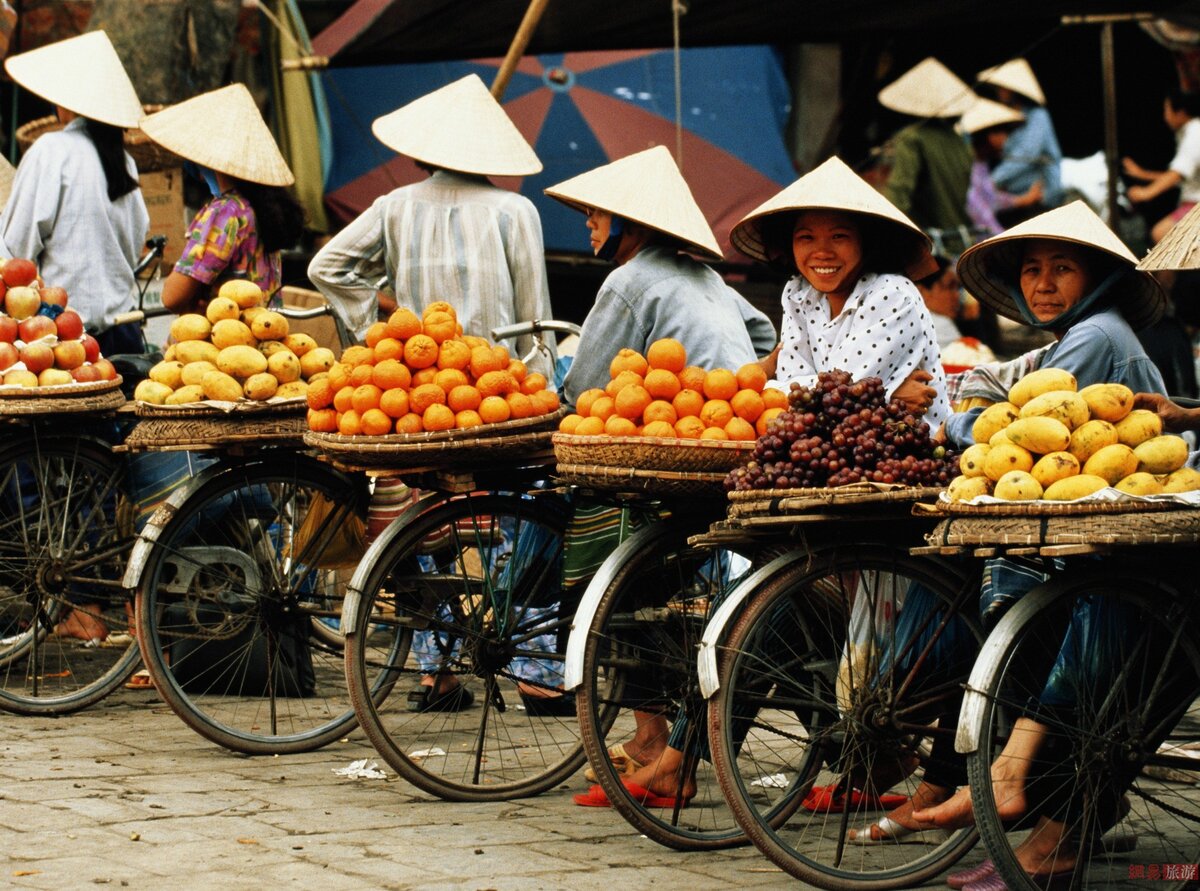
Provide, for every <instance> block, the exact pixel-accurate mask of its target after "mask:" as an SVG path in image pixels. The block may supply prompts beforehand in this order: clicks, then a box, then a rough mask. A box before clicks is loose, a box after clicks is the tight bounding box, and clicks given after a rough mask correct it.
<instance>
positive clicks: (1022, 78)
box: [975, 59, 1046, 105]
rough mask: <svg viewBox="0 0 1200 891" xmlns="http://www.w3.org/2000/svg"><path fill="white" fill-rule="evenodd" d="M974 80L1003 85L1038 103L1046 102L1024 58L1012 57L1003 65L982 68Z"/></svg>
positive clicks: (1039, 85) (997, 85) (1043, 103)
mask: <svg viewBox="0 0 1200 891" xmlns="http://www.w3.org/2000/svg"><path fill="white" fill-rule="evenodd" d="M975 80H977V81H978V82H979V83H981V84H991V85H992V86H993V87H1005V88H1007V89H1009V90H1012V91H1013V92H1014V93H1020V94H1021V95H1022V96H1024V97H1025V98H1026V99H1028V100H1030V101H1031V102H1036V103H1037V104H1038V105H1045V104H1046V94H1045V93H1043V92H1042V87H1041V84H1039V83H1038V80H1037V78H1036V77H1034V74H1033V69H1032V68H1030V67H1029V63H1028V62H1026V61H1025V60H1024V59H1013V60H1012V61H1010V62H1005V63H1004V64H1003V65H996V66H995V67H992V68H987V69H984V70H983V71H980V72H979V74H977V75H976V76H975Z"/></svg>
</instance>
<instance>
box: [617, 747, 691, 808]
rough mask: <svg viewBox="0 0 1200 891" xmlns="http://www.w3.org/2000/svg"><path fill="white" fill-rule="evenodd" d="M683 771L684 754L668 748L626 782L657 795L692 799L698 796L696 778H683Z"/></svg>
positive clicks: (627, 778) (631, 775)
mask: <svg viewBox="0 0 1200 891" xmlns="http://www.w3.org/2000/svg"><path fill="white" fill-rule="evenodd" d="M682 771H683V752H681V751H679V750H678V749H672V748H671V747H670V746H668V747H667V748H665V749H664V750H663V751H662V754H661V755H660V756H659V757H658V758H657V759H655V760H654V761H653V762H651V763H649V764H646V765H645V766H643V767H640V768H638V769H637V770H636V771H634V772H633V773H632V774H630V775H629V776H627V777H625V781H626V782H630V783H636V784H637V785H639V786H641V787H642V788H643V789H649V790H650V791H651V792H653V793H654V794H655V795H662V796H665V797H670V798H691V797H693V796H694V795H695V794H696V778H695V777H694V776H688V777H681V776H680V774H681V773H682Z"/></svg>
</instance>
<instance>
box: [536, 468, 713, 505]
mask: <svg viewBox="0 0 1200 891" xmlns="http://www.w3.org/2000/svg"><path fill="white" fill-rule="evenodd" d="M554 476H555V478H556V479H557V480H558V481H559V482H562V483H565V484H566V485H571V486H580V487H582V488H587V489H600V490H602V491H606V492H630V493H640V494H647V495H656V496H675V497H688V498H706V499H713V500H719V499H721V498H724V496H725V474H724V473H705V472H703V471H672V470H641V469H638V468H636V467H605V466H604V465H600V464H559V465H558V469H557V470H556V471H555V474H554Z"/></svg>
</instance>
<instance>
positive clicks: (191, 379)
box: [179, 362, 217, 387]
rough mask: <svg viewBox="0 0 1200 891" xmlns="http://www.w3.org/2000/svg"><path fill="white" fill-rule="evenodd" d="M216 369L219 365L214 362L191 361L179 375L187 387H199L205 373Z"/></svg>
mask: <svg viewBox="0 0 1200 891" xmlns="http://www.w3.org/2000/svg"><path fill="white" fill-rule="evenodd" d="M216 370H217V366H216V365H214V364H213V363H212V362H189V363H188V364H187V365H184V366H183V371H181V372H180V375H179V376H180V379H181V380H182V382H183V385H184V386H185V387H198V386H200V381H201V380H202V379H203V377H204V375H205V374H207V373H208V372H210V371H216Z"/></svg>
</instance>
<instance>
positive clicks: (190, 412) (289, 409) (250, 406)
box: [133, 398, 308, 419]
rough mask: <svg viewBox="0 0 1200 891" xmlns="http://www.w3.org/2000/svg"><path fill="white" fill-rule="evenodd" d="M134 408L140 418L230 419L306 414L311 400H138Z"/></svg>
mask: <svg viewBox="0 0 1200 891" xmlns="http://www.w3.org/2000/svg"><path fill="white" fill-rule="evenodd" d="M133 408H134V411H135V412H137V416H138V417H139V418H159V419H162V418H227V417H234V416H241V417H243V418H247V417H263V416H265V415H301V416H303V415H305V414H306V413H307V411H308V403H307V402H306V401H305V400H304V399H302V398H296V399H283V400H280V401H279V402H253V401H251V400H246V401H245V402H220V403H213V404H209V403H206V402H194V403H187V404H185V405H155V404H153V403H151V402H135V403H134V404H133Z"/></svg>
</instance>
